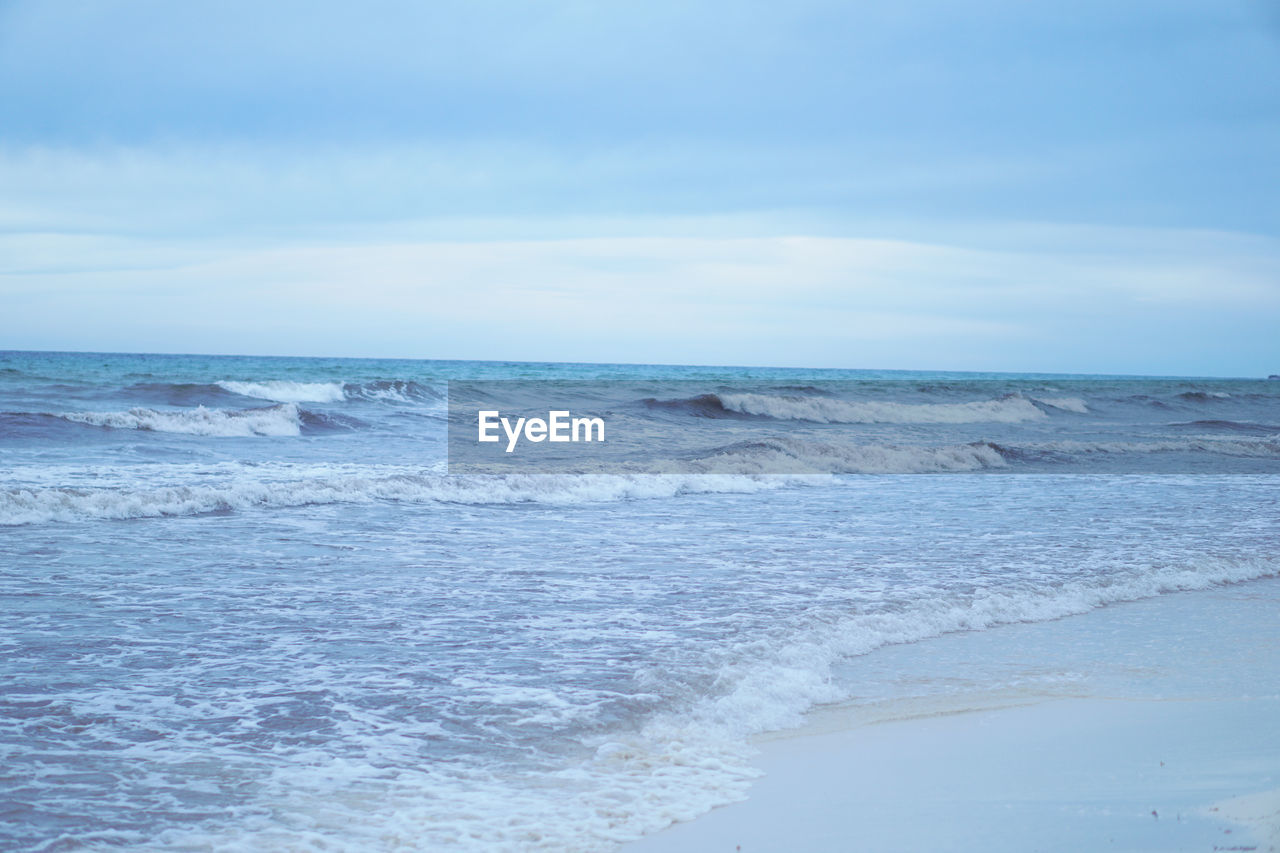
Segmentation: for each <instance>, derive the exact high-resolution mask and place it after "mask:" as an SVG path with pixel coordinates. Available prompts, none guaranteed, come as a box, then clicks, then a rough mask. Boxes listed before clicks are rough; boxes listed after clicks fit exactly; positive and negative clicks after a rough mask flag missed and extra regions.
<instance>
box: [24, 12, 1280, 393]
mask: <svg viewBox="0 0 1280 853" xmlns="http://www.w3.org/2000/svg"><path fill="white" fill-rule="evenodd" d="M0 117H2V118H0V298H2V299H3V302H4V304H6V305H7V310H5V311H3V312H0V347H9V348H50V349H106V350H132V351H137V350H144V351H152V350H154V351H201V352H252V353H272V354H277V353H278V354H299V355H312V354H313V355H352V356H403V357H425V358H433V357H434V358H499V359H528V360H582V361H639V362H693V363H720V364H724V363H732V364H780V365H796V366H832V367H871V368H893V367H901V368H946V369H1008V370H1058V371H1090V372H1093V371H1098V372H1124V373H1128V372H1149V373H1178V374H1218V375H1252V374H1259V373H1262V374H1266V373H1272V372H1280V344H1278V343H1277V342H1276V339H1277V338H1280V335H1278V334H1277V330H1278V329H1280V204H1277V203H1276V201H1275V199H1276V197H1277V195H1278V193H1277V189H1278V188H1280V157H1278V156H1277V153H1276V152H1280V13H1277V12H1276V9H1275V6H1274V4H1270V5H1269V4H1265V3H1261V2H1231V0H1225V2H1224V1H1223V0H1215V2H1207V1H1206V2H1151V3H1142V2H1138V3H1124V4H1116V3H1094V2H1082V3H1075V4H1065V5H1064V4H1028V3H1016V2H975V3H970V4H964V5H963V6H961V5H960V4H953V3H941V2H936V3H935V2H902V3H895V4H892V7H891V8H890V6H889V4H861V3H813V2H809V3H806V2H800V3H788V4H779V3H741V2H739V3H713V2H706V3H696V4H690V3H662V2H649V3H643V4H642V3H556V2H548V3H541V4H532V3H495V2H469V3H457V4H451V3H388V2H381V3H379V2H373V3H365V4H338V3H326V2H308V3H290V2H278V3H272V4H261V3H237V2H220V3H203V2H192V3H170V2H133V3H125V2H69V1H68V2H14V0H9V2H0Z"/></svg>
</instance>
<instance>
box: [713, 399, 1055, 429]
mask: <svg viewBox="0 0 1280 853" xmlns="http://www.w3.org/2000/svg"><path fill="white" fill-rule="evenodd" d="M717 396H718V398H719V400H720V404H721V405H722V406H724V408H725V409H727V410H729V411H731V412H739V413H741V414H744V415H761V416H764V417H770V418H777V419H778V420H793V421H811V422H813V423H824V424H828V423H830V424H968V423H1023V422H1025V421H1034V420H1042V419H1044V418H1045V417H1047V415H1045V413H1044V412H1042V411H1041V410H1040V409H1038V408H1036V406H1035V404H1033V403H1032V402H1031V401H1030V400H1028V399H1026V398H1025V397H1021V396H1016V395H1010V396H1007V397H1001V398H999V399H996V400H975V401H972V402H967V403H891V402H878V401H857V402H855V401H848V400H833V399H831V398H829V397H798V396H774V395H770V394H719V395H717Z"/></svg>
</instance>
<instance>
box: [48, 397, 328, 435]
mask: <svg viewBox="0 0 1280 853" xmlns="http://www.w3.org/2000/svg"><path fill="white" fill-rule="evenodd" d="M53 417H56V418H60V419H62V420H64V421H70V422H72V423H79V424H87V425H89V426H98V427H106V428H109V429H137V430H147V431H151V432H172V433H181V434H184V435H206V436H242V437H243V436H254V435H300V434H301V433H302V423H303V420H302V415H301V413H300V411H299V409H298V407H297V406H296V405H294V404H293V403H281V404H280V405H277V406H267V407H264V408H261V409H206V408H205V407H204V406H197V407H196V408H194V409H183V410H178V411H165V410H160V409H142V408H137V409H129V410H128V411H127V412H63V413H61V414H57V415H53Z"/></svg>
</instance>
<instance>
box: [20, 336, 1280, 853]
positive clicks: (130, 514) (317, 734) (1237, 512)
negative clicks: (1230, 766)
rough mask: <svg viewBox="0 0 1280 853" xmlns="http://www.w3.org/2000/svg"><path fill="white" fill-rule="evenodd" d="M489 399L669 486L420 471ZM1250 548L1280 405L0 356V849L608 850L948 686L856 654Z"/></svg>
mask: <svg viewBox="0 0 1280 853" xmlns="http://www.w3.org/2000/svg"><path fill="white" fill-rule="evenodd" d="M492 380H522V384H521V385H520V388H521V389H522V391H521V393H525V394H531V393H534V392H532V391H530V390H529V389H531V388H535V389H536V387H537V386H536V385H534V384H530V383H537V382H542V383H548V386H547V387H554V386H555V383H565V382H567V381H569V380H575V381H577V380H592V381H594V382H597V383H598V382H602V381H603V382H608V383H611V385H612V387H614V388H615V389H617V390H616V391H615V393H614V394H612V395H611V396H610V397H609V399H607V400H602V401H601V403H600V405H601V407H602V410H607V411H608V412H609V413H610V415H611V417H612V416H616V417H618V418H620V419H624V420H626V421H627V422H634V423H639V424H644V423H646V422H648V421H651V422H652V425H653V426H654V428H655V429H657V428H659V427H660V428H661V429H662V430H665V431H666V432H667V433H668V434H670V433H671V431H672V429H675V430H677V431H678V432H679V434H680V435H684V436H687V441H686V444H685V445H683V446H680V447H678V448H676V447H673V448H671V449H670V454H671V456H672V458H673V459H674V460H677V461H679V462H680V463H681V464H682V466H683V467H677V468H675V469H673V471H672V472H670V473H665V474H650V473H643V472H640V473H629V472H627V471H612V472H610V473H592V472H582V473H574V472H557V473H540V472H537V471H534V472H531V473H522V472H520V471H513V472H510V473H503V474H489V475H482V474H465V473H464V474H459V473H456V472H455V473H450V470H449V467H448V453H447V414H448V412H447V406H446V404H447V400H446V397H447V396H448V395H447V391H448V388H449V386H448V384H447V383H448V382H450V381H452V382H454V383H461V385H459V384H455V386H454V387H455V388H457V387H466V386H465V383H469V382H473V383H479V382H487V381H492ZM622 380H626V381H625V382H623V381H622ZM632 389H634V391H633V390H632ZM623 391H625V393H623ZM526 402H529V403H530V404H531V405H532V404H533V403H535V402H536V401H534V400H529V401H526ZM726 457H728V458H729V459H730V460H731V463H732V464H730V465H729V466H728V467H725V466H721V467H718V468H717V469H716V473H702V469H701V468H699V466H698V464H690V461H691V460H693V462H695V463H696V462H697V460H700V459H705V458H715V459H718V460H723V459H724V458H726ZM782 470H785V472H786V473H778V472H779V471H782ZM1278 545H1280V381H1266V380H1255V379H1238V380H1224V379H1195V378H1176V379H1156V378H1144V377H1108V376H1074V377H1067V376H1048V375H977V374H957V373H921V372H890V371H815V370H782V369H761V368H697V367H667V366H650V367H646V366H614V365H556V364H520V363H510V364H508V363H480V362H430V361H390V360H343V359H293V358H249V357H210V356H172V355H101V354H51V353H21V352H8V353H0V596H2V597H3V601H4V611H3V613H4V618H3V621H2V622H0V848H3V849H15V850H73V849H82V848H92V849H101V848H109V847H117V846H121V847H141V848H147V849H180V850H204V849H210V850H222V849H226V850H234V849H299V850H307V849H316V850H321V849H323V850H389V849H428V850H429V849H440V848H446V849H453V848H456V849H466V850H470V849H475V850H538V849H546V850H609V849H612V848H613V847H614V846H616V845H617V844H618V843H620V842H623V841H626V840H628V839H632V838H635V837H637V836H639V835H640V834H642V833H645V832H649V831H653V830H656V829H659V828H661V827H662V826H664V825H666V824H667V823H669V822H671V821H672V820H677V819H686V818H690V817H693V816H696V815H697V814H699V813H701V812H703V811H705V810H707V809H709V808H711V807H714V806H715V805H718V804H721V803H724V802H728V801H730V800H733V799H737V798H740V797H741V796H743V794H744V793H745V791H746V790H747V787H748V786H749V784H750V782H751V779H752V777H753V772H754V771H753V770H752V768H751V763H750V759H751V756H752V748H751V747H750V745H749V739H750V738H751V737H752V736H753V735H756V734H759V733H762V732H767V731H771V730H776V729H780V728H785V727H789V726H794V725H797V724H798V723H799V722H800V721H801V719H802V717H803V715H804V714H805V713H806V712H807V711H809V710H811V709H813V708H814V707H815V706H819V705H822V704H824V703H833V702H848V701H853V702H868V703H871V702H876V701H879V700H881V699H886V698H899V697H901V695H902V693H903V691H904V690H906V691H908V692H910V693H912V694H913V695H914V696H917V697H919V698H922V699H924V700H927V699H928V698H929V697H930V696H943V695H945V694H947V692H948V691H954V690H956V689H960V688H959V687H957V684H956V680H955V679H954V678H951V677H948V673H947V672H946V670H945V668H943V669H941V670H940V668H939V667H938V666H937V665H936V662H934V663H932V664H929V663H928V662H920V664H919V671H918V672H917V673H915V674H916V675H917V676H918V677H915V678H912V677H910V676H911V674H912V673H910V672H908V673H906V677H904V673H903V672H902V671H901V667H902V666H906V667H908V668H910V667H911V664H910V663H909V662H910V661H911V660H912V658H911V657H910V656H909V655H899V656H897V657H896V658H895V660H897V661H899V666H898V669H896V670H895V671H894V672H892V673H886V674H885V676H884V677H883V678H876V677H872V675H871V674H870V673H873V672H874V670H875V668H874V667H858V666H850V665H849V664H850V662H851V661H858V660H865V659H867V658H865V657H864V656H867V655H874V654H875V653H876V650H877V649H882V648H885V647H889V646H893V647H896V648H904V647H907V646H904V644H912V643H915V642H917V641H920V640H923V639H926V638H930V637H935V636H938V635H941V634H945V633H948V632H956V631H984V630H987V629H991V628H994V627H996V626H1000V625H1004V624H1009V623H1018V622H1036V621H1043V620H1050V619H1055V618H1057V617H1060V616H1063V615H1067V614H1074V613H1084V612H1087V611H1090V610H1092V609H1095V608H1099V607H1104V606H1106V605H1107V604H1109V603H1114V602H1119V601H1128V600H1135V599H1140V598H1148V597H1155V596H1160V595H1162V594H1164V593H1169V592H1174V591H1179V590H1196V589H1205V588H1209V587H1212V586H1217V585H1222V584H1231V583H1236V582H1242V581H1248V580H1251V579H1255V578H1262V577H1270V576H1275V575H1276V574H1277V573H1280V556H1278V555H1280V547H1277V546H1278ZM1165 663H1166V665H1167V663H1168V662H1165ZM1077 669H1078V666H1077V665H1075V664H1073V665H1072V666H1065V665H1063V666H1058V665H1056V664H1055V663H1054V661H1053V660H1052V659H1049V660H1045V661H1042V662H1041V663H1040V665H1036V666H1028V667H1024V668H1020V669H1017V670H1016V671H1003V670H998V669H996V670H983V671H982V680H983V682H984V687H986V688H989V689H992V690H1000V689H1010V690H1026V689H1041V690H1045V689H1047V690H1053V689H1066V690H1069V689H1070V687H1071V684H1072V683H1073V680H1074V679H1077V678H1078V677H1080V676H1079V673H1078V672H1077ZM1135 677H1138V676H1135ZM904 685H906V686H905V687H904Z"/></svg>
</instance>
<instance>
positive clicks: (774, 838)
mask: <svg viewBox="0 0 1280 853" xmlns="http://www.w3.org/2000/svg"><path fill="white" fill-rule="evenodd" d="M1277 606H1280V579H1275V578H1269V579H1263V580H1259V581H1249V582H1246V583H1241V584H1234V585H1230V586H1225V587H1218V588H1215V589H1211V590H1204V591H1196V592H1186V593H1175V594H1170V595H1165V596H1160V597H1157V598H1152V599H1145V600H1142V601H1137V602H1130V603H1126V604H1120V605H1112V606H1110V607H1107V608H1101V609H1099V610H1097V611H1093V612H1091V613H1086V614H1082V615H1080V616H1072V617H1067V618H1065V619H1060V620H1054V621H1052V622H1045V623H1034V624H1022V625H1015V626H1003V627H1001V628H995V629H991V630H989V631H986V632H972V633H968V634H957V635H949V636H946V637H939V638H934V639H932V640H928V641H924V642H922V643H919V644H913V645H914V646H916V648H915V649H911V648H910V647H898V650H893V649H886V650H883V651H885V654H884V655H883V657H886V658H888V661H887V663H888V665H889V666H891V667H892V666H893V665H894V664H896V663H899V662H900V661H910V660H912V659H919V658H920V657H921V656H925V657H930V656H937V655H943V654H949V655H952V656H955V655H956V654H957V652H958V653H959V655H960V657H963V655H964V654H967V653H981V654H984V655H987V656H988V660H986V661H985V664H986V665H987V666H988V668H989V667H990V666H991V665H992V664H999V663H1002V662H1001V661H992V660H991V659H990V657H991V656H992V655H996V654H998V651H997V650H999V649H1001V648H1004V649H1005V650H1006V653H1007V655H1008V656H1009V657H1010V658H1011V659H1013V658H1017V657H1018V656H1019V655H1026V654H1027V649H1028V648H1031V649H1034V648H1035V644H1036V642H1037V641H1038V642H1040V643H1044V644H1060V643H1070V642H1073V641H1074V642H1076V643H1077V644H1079V645H1082V646H1088V645H1089V644H1090V643H1096V644H1100V645H1101V647H1102V649H1103V653H1105V654H1107V655H1112V656H1114V659H1116V660H1121V661H1127V660H1129V659H1130V658H1132V657H1134V656H1136V657H1137V659H1138V660H1139V661H1141V662H1144V663H1146V664H1148V665H1149V666H1148V667H1147V668H1146V669H1141V668H1133V667H1130V668H1131V669H1133V671H1134V672H1137V673H1139V674H1138V675H1134V676H1131V677H1128V679H1127V680H1120V681H1117V680H1115V679H1112V678H1107V677H1100V676H1097V674H1096V673H1095V674H1094V675H1093V677H1091V679H1088V680H1086V682H1085V683H1080V684H1075V685H1073V686H1072V688H1071V689H1070V690H1069V691H1065V692H1054V691H1050V690H1045V689H1044V688H1043V686H1039V687H1035V688H1033V689H1029V690H1019V689H1016V688H1015V689H1006V690H995V691H983V690H976V691H975V690H967V691H962V692H959V693H953V694H950V695H947V696H933V697H928V696H925V697H919V696H918V697H903V698H898V699H890V700H887V701H882V702H872V703H862V704H859V703H857V702H852V703H846V704H843V705H835V706H827V707H822V708H818V709H815V710H814V711H812V712H811V713H810V714H809V716H808V719H807V721H806V724H805V725H804V726H803V727H802V728H800V729H798V730H793V731H786V732H775V733H770V734H766V735H763V736H760V737H757V738H755V739H754V743H755V745H756V746H757V747H758V748H759V750H760V754H759V757H758V758H757V760H756V761H755V762H753V764H754V766H755V767H756V768H757V769H759V770H760V771H762V772H763V774H764V775H763V776H762V778H760V779H759V780H757V781H756V783H755V784H754V785H753V786H752V788H751V790H750V791H749V793H748V796H747V798H746V799H745V800H743V801H740V802H737V803H732V804H729V805H726V806H721V807H720V808H717V809H714V810H713V811H711V812H709V813H707V814H704V815H703V816H701V817H699V818H696V819H695V820H693V821H690V822H685V823H678V824H675V825H672V826H670V827H668V828H666V829H664V830H661V831H659V832H657V833H654V834H651V835H648V836H646V837H644V838H642V839H640V840H639V841H635V842H632V843H630V844H627V845H624V846H623V847H622V850H623V851H624V853H658V851H670V853H685V852H686V851H688V853H693V851H698V853H714V851H726V853H738V851H741V853H770V852H771V851H778V853H784V851H791V853H836V851H851V850H905V851H914V850H983V851H1001V850H1008V851H1027V850H1064V851H1066V850H1100V849H1106V850H1135V851H1136V850H1201V851H1211V850H1257V851H1268V850H1271V849H1276V848H1277V845H1278V844H1280V790H1278V789H1277V785H1278V784H1280V723H1278V722H1277V721H1280V692H1278V691H1277V688H1278V686H1280V678H1278V677H1277V675H1278V670H1280V627H1277V626H1276V625H1274V624H1272V623H1274V622H1275V620H1274V618H1271V619H1268V616H1269V615H1270V616H1272V617H1273V614H1274V613H1275V612H1276V607H1277ZM1117 626H1121V627H1122V628H1123V629H1124V631H1123V632H1118V629H1117ZM1206 637H1210V638H1212V642H1211V643H1209V644H1208V645H1206ZM1246 644H1247V645H1246ZM878 654H880V652H879V651H877V652H873V653H871V654H870V655H867V656H865V658H866V659H867V663H868V664H871V663H875V662H874V661H872V660H871V659H872V658H874V657H875V656H876V655H878ZM1033 654H1034V652H1033ZM895 658H897V659H895ZM885 663H886V662H883V661H882V662H879V663H878V665H879V666H881V667H883V666H885ZM1126 671H1127V670H1126Z"/></svg>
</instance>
